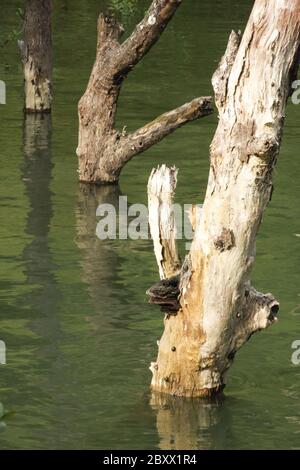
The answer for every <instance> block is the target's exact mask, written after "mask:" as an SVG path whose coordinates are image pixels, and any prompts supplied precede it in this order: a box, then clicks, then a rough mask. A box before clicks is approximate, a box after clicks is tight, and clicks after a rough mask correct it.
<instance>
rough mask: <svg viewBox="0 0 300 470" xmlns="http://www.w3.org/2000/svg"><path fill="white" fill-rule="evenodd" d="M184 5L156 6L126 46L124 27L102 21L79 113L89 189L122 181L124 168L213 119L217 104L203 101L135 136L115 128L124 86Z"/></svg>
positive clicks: (167, 0)
mask: <svg viewBox="0 0 300 470" xmlns="http://www.w3.org/2000/svg"><path fill="white" fill-rule="evenodd" d="M181 1H182V0H155V1H153V3H152V5H151V7H150V9H149V11H148V12H147V14H146V16H145V18H144V19H143V20H142V21H141V23H139V24H138V25H137V27H136V29H135V30H134V32H133V33H132V34H131V36H130V37H129V38H128V39H127V40H126V41H124V42H123V43H120V38H121V35H122V33H123V27H122V26H121V25H120V24H119V23H117V22H116V21H115V20H114V19H113V18H111V17H107V16H104V15H102V14H101V15H100V17H99V20H98V42H97V55H96V61H95V64H94V67H93V70H92V74H91V77H90V80H89V83H88V86H87V89H86V92H85V93H84V95H83V96H82V98H81V100H80V102H79V106H78V111H79V142H78V148H77V156H78V160H79V179H80V181H83V182H89V183H98V184H99V183H114V182H116V181H118V179H119V176H120V173H121V170H122V168H123V167H124V165H125V164H126V163H127V162H128V161H129V160H130V159H131V158H132V157H133V156H134V155H137V154H140V153H141V152H144V151H145V150H147V149H148V148H149V147H151V146H152V145H153V144H155V143H157V142H159V141H160V140H161V139H163V138H164V137H166V136H167V135H169V134H171V133H172V132H173V131H175V130H176V129H177V128H178V127H180V126H183V125H184V124H185V123H187V122H189V121H193V120H195V119H198V118H200V117H202V116H206V115H207V114H211V113H212V107H211V98H210V97H204V98H197V99H194V100H193V101H192V102H191V103H187V104H185V105H183V106H181V107H180V108H178V109H175V110H173V111H171V112H169V113H166V114H163V115H162V116H160V117H158V118H157V119H155V120H154V121H153V122H151V123H148V124H147V125H145V126H144V127H142V128H141V129H138V130H137V131H136V132H133V133H131V134H128V135H127V134H126V132H125V131H123V132H122V133H120V132H118V131H117V130H116V129H115V128H114V126H115V117H116V111H117V103H118V98H119V94H120V90H121V86H122V83H123V80H124V79H125V78H126V76H127V75H128V73H129V72H130V71H131V70H132V69H133V67H134V66H135V65H136V64H137V63H138V62H139V61H140V60H141V59H142V58H143V57H144V55H145V54H146V53H147V52H148V51H149V49H150V48H151V47H152V46H153V45H154V44H155V43H156V42H157V41H158V39H159V37H160V35H161V34H162V32H163V31H164V29H165V28H166V26H167V24H168V22H169V21H170V19H171V18H172V16H173V15H174V13H175V11H176V10H177V8H178V7H179V5H180V3H181Z"/></svg>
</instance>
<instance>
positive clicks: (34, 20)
mask: <svg viewBox="0 0 300 470" xmlns="http://www.w3.org/2000/svg"><path fill="white" fill-rule="evenodd" d="M51 11H52V0H27V3H26V11H25V19H24V39H23V40H22V41H19V47H20V50H21V56H22V62H23V71H24V81H25V107H24V109H25V112H27V113H49V112H50V111H51V102H52V37H51Z"/></svg>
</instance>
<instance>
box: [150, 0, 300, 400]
mask: <svg viewBox="0 0 300 470" xmlns="http://www.w3.org/2000/svg"><path fill="white" fill-rule="evenodd" d="M299 45H300V2H299V0H289V1H284V0H256V2H255V4H254V7H253V10H252V13H251V16H250V19H249V21H248V24H247V27H246V30H245V32H244V35H243V37H242V39H241V42H240V35H239V34H235V33H232V34H231V36H230V40H229V45H228V47H227V51H226V53H225V56H224V57H223V59H222V61H221V63H220V66H219V68H218V70H217V72H216V73H215V75H214V77H213V86H214V90H215V94H216V103H217V106H218V111H219V125H218V128H217V131H216V134H215V137H214V139H213V142H212V145H211V150H210V156H211V164H210V174H209V181H208V187H207V192H206V197H205V202H204V206H203V213H202V215H201V218H200V223H199V225H198V227H197V229H196V232H195V237H194V241H193V244H192V248H191V251H190V253H189V255H188V256H187V257H186V260H185V262H184V265H183V267H182V271H181V279H180V303H181V309H179V311H178V314H177V315H176V316H173V315H172V316H170V317H168V319H167V320H165V330H164V333H163V336H162V338H161V340H160V342H159V351H158V357H157V361H156V362H155V363H152V365H151V370H152V373H153V377H152V389H153V390H155V391H159V392H166V393H170V394H173V395H184V396H202V397H203V396H206V397H207V396H212V395H214V394H216V393H219V392H220V391H222V390H223V388H224V386H225V383H226V372H227V370H228V369H229V367H230V366H231V364H232V362H233V359H234V356H235V353H236V352H237V350H238V349H239V348H240V347H241V346H242V345H243V344H244V343H245V342H246V341H248V339H249V338H250V337H251V336H252V334H253V333H255V332H257V331H260V330H262V329H265V328H267V327H268V326H270V325H272V324H273V323H274V322H275V321H276V315H277V313H278V309H279V303H278V302H277V301H276V300H275V298H274V297H273V296H272V295H271V294H266V295H264V294H261V293H259V292H257V291H256V290H255V289H254V288H252V287H251V284H250V274H251V270H252V266H253V263H254V260H255V239H256V235H257V231H258V228H259V226H260V223H261V220H262V216H263V212H264V210H265V209H266V207H267V205H268V203H269V201H270V198H271V195H272V190H273V184H272V173H273V169H274V166H275V164H276V161H277V157H278V154H279V149H280V145H281V139H282V131H283V125H284V117H285V110H286V102H287V98H288V96H289V94H290V89H291V80H292V78H293V77H294V76H295V71H296V70H297V68H298V65H299Z"/></svg>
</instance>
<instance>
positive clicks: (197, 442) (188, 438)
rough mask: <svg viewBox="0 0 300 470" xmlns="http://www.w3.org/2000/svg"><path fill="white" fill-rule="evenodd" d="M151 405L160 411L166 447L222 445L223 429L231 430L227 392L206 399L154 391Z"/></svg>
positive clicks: (162, 446)
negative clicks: (174, 395)
mask: <svg viewBox="0 0 300 470" xmlns="http://www.w3.org/2000/svg"><path fill="white" fill-rule="evenodd" d="M150 405H151V407H152V408H153V410H154V411H155V413H156V426H157V432H158V435H159V438H160V441H159V448H160V449H162V450H196V449H199V450H207V449H212V448H215V447H217V448H218V444H220V441H221V440H222V434H223V433H222V429H223V431H224V430H225V429H226V431H227V432H228V427H229V424H230V419H228V416H226V415H227V413H226V407H225V408H224V406H223V405H224V397H223V396H221V397H218V398H215V399H214V400H202V399H195V398H193V399H192V398H182V397H173V396H168V395H162V394H157V393H153V394H152V395H151V400H150ZM220 432H221V433H220Z"/></svg>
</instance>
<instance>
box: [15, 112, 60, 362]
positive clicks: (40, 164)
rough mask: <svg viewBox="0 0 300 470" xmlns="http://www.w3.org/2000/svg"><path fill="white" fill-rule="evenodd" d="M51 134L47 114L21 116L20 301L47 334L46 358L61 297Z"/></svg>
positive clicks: (54, 339) (53, 348)
mask: <svg viewBox="0 0 300 470" xmlns="http://www.w3.org/2000/svg"><path fill="white" fill-rule="evenodd" d="M51 137H52V122H51V115H35V114H32V115H25V116H24V125H23V152H24V164H23V168H22V180H23V182H24V186H25V194H26V196H27V198H28V201H29V210H28V214H27V223H26V229H25V232H26V233H27V234H28V235H29V236H30V237H31V242H30V243H29V244H28V245H27V246H26V247H25V249H24V250H23V255H22V260H23V263H24V272H25V275H26V284H28V285H29V286H30V288H31V291H30V292H29V294H25V296H24V297H23V300H22V303H23V304H24V306H27V307H30V311H31V320H30V329H31V330H32V331H33V332H35V333H37V334H38V335H39V336H43V337H45V338H47V344H48V347H49V349H48V348H47V360H49V359H50V360H51V356H52V355H53V354H54V355H55V356H56V355H57V345H58V341H59V330H60V328H59V321H58V318H57V311H58V303H59V300H60V298H61V295H60V292H59V290H58V286H57V282H56V279H55V276H54V269H55V267H54V265H53V261H52V254H51V250H50V246H49V230H50V224H51V219H52V215H53V210H52V192H51V189H50V183H51V172H52V167H53V164H52V148H51Z"/></svg>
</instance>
